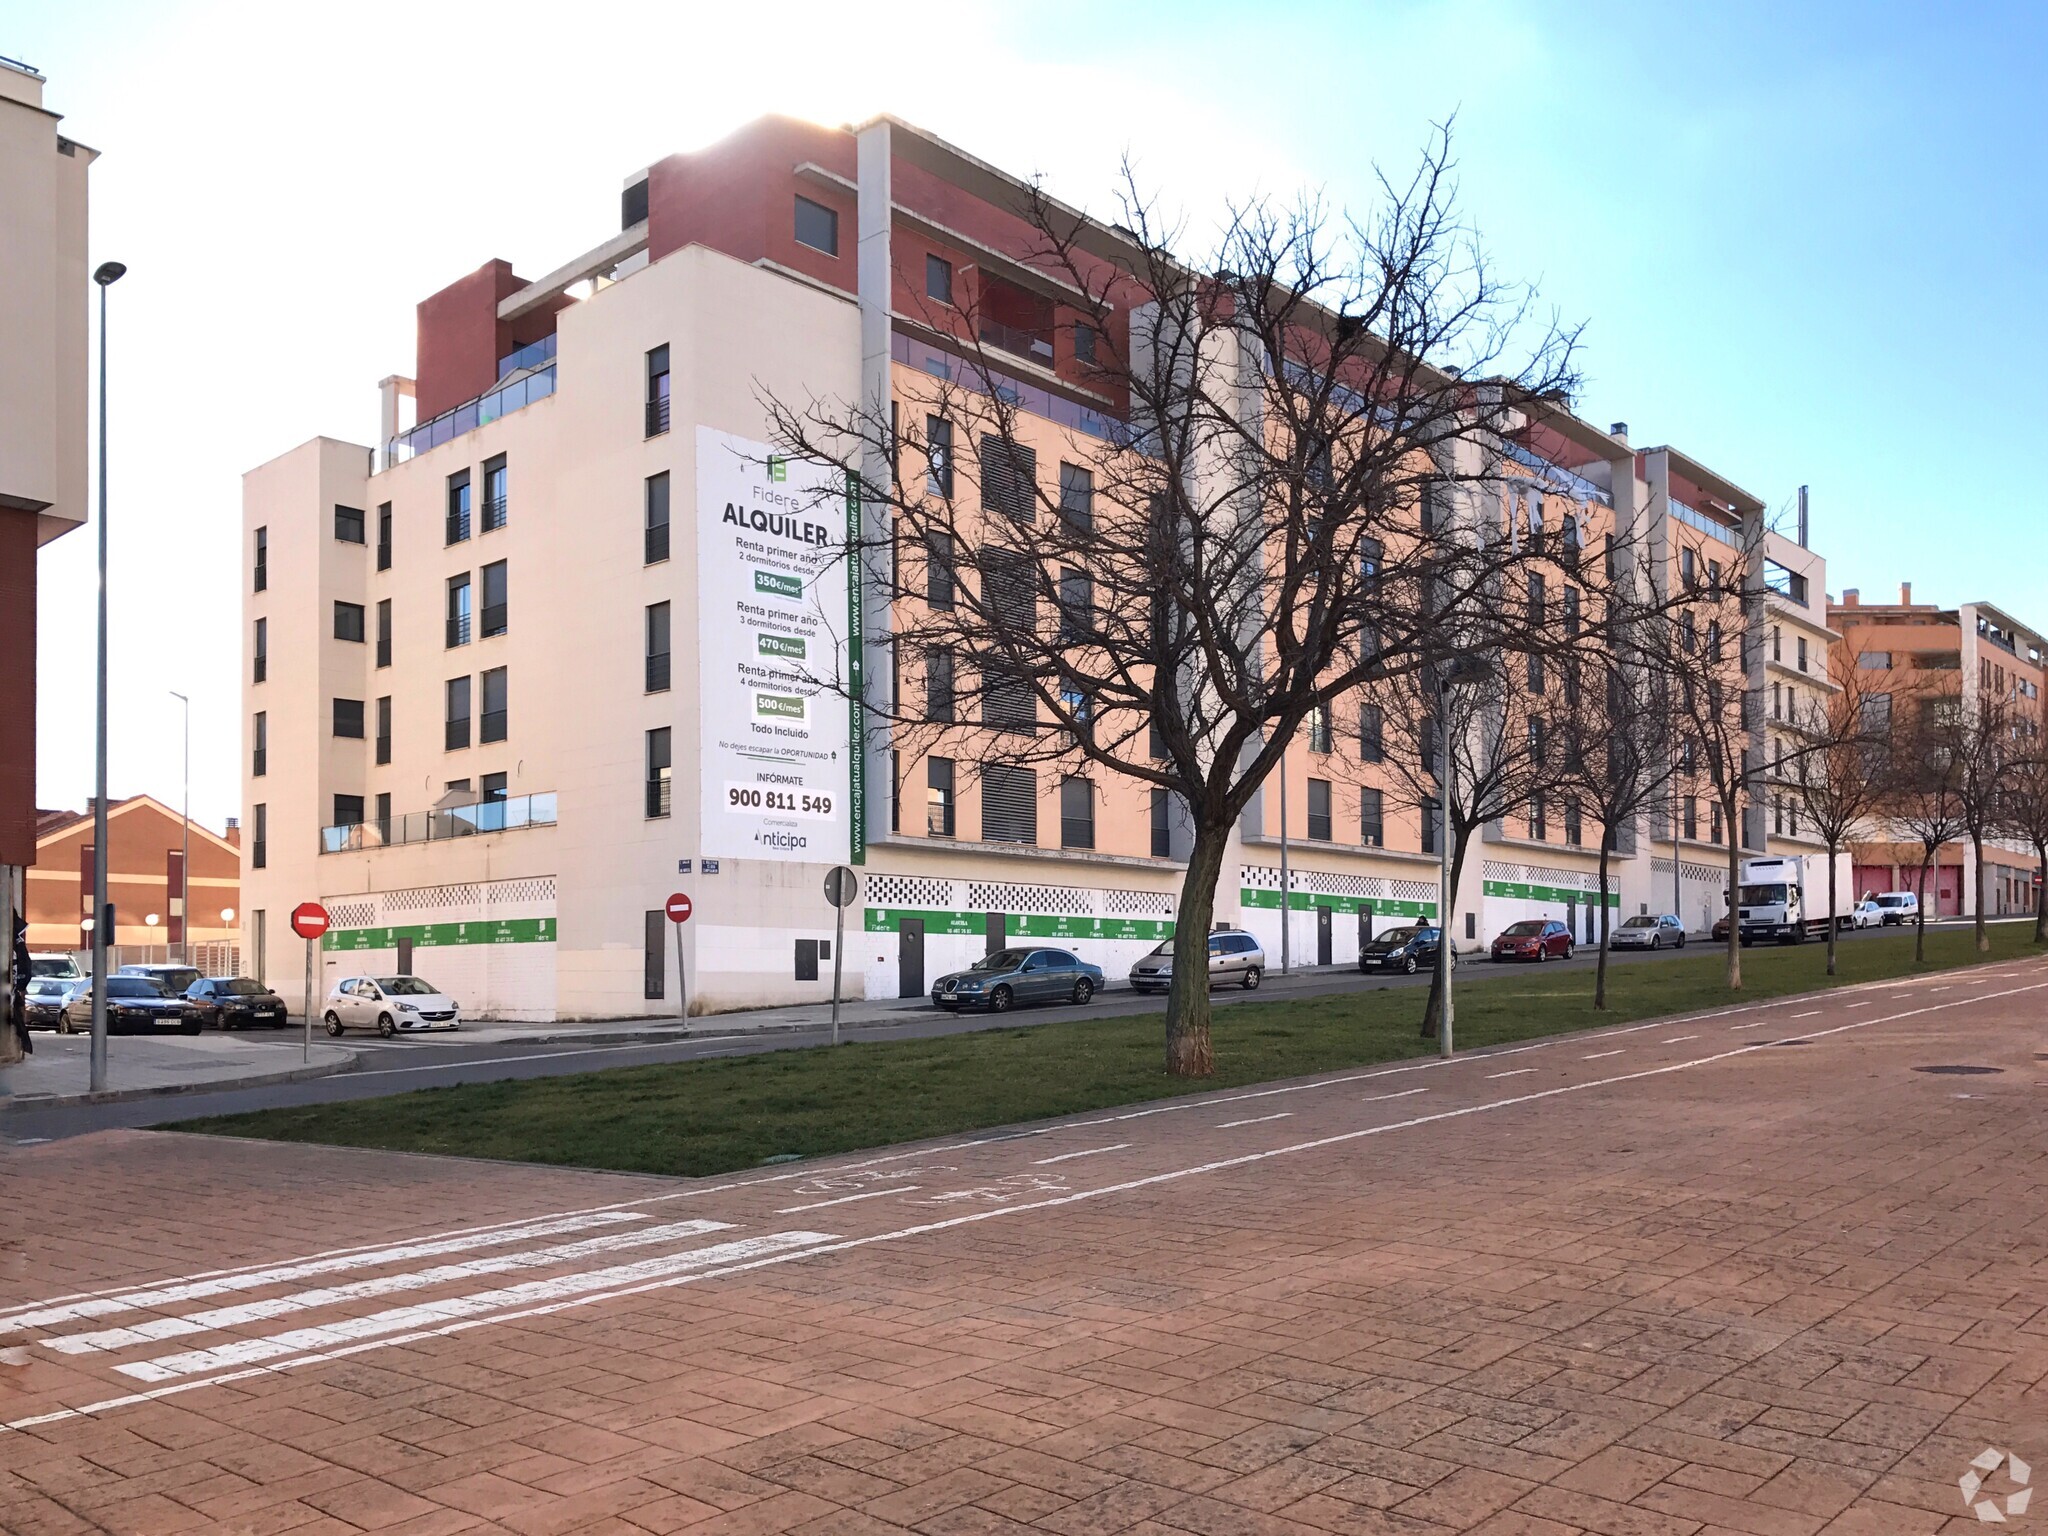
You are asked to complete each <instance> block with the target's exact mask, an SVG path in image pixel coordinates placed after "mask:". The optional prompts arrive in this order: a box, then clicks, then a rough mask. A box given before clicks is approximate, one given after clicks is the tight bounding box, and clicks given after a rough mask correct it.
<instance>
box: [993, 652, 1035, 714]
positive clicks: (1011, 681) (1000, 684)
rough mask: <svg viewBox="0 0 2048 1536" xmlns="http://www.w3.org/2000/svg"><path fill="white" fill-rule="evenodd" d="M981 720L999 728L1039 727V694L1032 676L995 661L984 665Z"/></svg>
mask: <svg viewBox="0 0 2048 1536" xmlns="http://www.w3.org/2000/svg"><path fill="white" fill-rule="evenodd" d="M981 723H982V724H983V725H986V726H992V727H994V728H995V729H996V730H999V731H1035V730H1037V729H1038V696H1037V694H1035V693H1034V692H1033V691H1032V688H1031V679H1030V678H1029V677H1027V676H1025V675H1024V674H1023V673H1021V672H1016V671H1012V670H1011V669H1010V668H1008V667H1004V666H1001V665H999V664H996V663H992V662H983V663H982V668H981Z"/></svg>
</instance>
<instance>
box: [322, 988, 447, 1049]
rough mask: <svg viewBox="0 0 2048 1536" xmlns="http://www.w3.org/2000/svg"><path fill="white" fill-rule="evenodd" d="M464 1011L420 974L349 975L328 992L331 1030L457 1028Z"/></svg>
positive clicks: (393, 1031) (387, 1031)
mask: <svg viewBox="0 0 2048 1536" xmlns="http://www.w3.org/2000/svg"><path fill="white" fill-rule="evenodd" d="M461 1015H462V1010H461V1009H459V1008H457V1007H456V1006H455V1000H454V999H453V998H452V997H447V996H444V995H443V994H441V993H439V992H436V991H435V990H434V989H433V988H432V987H431V986H429V985H428V984H427V983H426V982H424V981H422V980H420V979H419V977H417V976H348V977H344V978H343V979H342V980H340V981H337V982H336V983H335V984H334V990H333V991H332V992H329V993H328V994H327V1008H326V1013H325V1015H324V1021H325V1023H326V1025H327V1033H329V1034H330V1035H338V1034H340V1033H341V1032H342V1031H343V1030H345V1029H374V1030H376V1031H377V1033H378V1034H380V1035H382V1036H383V1037H384V1038H385V1039H386V1040H389V1039H390V1038H391V1037H392V1036H393V1035H396V1034H400V1033H405V1034H411V1033H413V1032H415V1031H418V1030H425V1029H455V1028H457V1027H459V1026H460V1025H461V1023H462V1017H461Z"/></svg>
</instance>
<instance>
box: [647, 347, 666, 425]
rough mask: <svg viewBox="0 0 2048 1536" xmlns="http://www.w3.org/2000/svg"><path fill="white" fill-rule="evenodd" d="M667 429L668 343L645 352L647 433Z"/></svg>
mask: <svg viewBox="0 0 2048 1536" xmlns="http://www.w3.org/2000/svg"><path fill="white" fill-rule="evenodd" d="M667 430H668V343H667V342H663V343H662V344H661V345H660V346H658V347H656V348H655V349H654V350H653V351H651V352H649V353H648V354H647V435H648V436H649V437H659V436H661V434H662V433H664V432H666V431H667Z"/></svg>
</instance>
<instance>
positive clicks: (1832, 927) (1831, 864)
mask: <svg viewBox="0 0 2048 1536" xmlns="http://www.w3.org/2000/svg"><path fill="white" fill-rule="evenodd" d="M1841 932H1842V925H1841V924H1840V923H1839V922H1837V921H1836V920H1835V845H1834V844H1833V843H1829V844H1828V974H1829V975H1830V976H1832V975H1834V974H1835V940H1836V938H1837V937H1839V936H1840V934H1841Z"/></svg>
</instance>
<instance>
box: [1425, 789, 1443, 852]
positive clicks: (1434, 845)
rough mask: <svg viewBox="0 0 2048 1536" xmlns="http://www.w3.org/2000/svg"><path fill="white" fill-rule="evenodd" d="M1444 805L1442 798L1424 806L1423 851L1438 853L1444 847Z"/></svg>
mask: <svg viewBox="0 0 2048 1536" xmlns="http://www.w3.org/2000/svg"><path fill="white" fill-rule="evenodd" d="M1443 830H1444V807H1443V802H1442V801H1440V800H1432V801H1430V802H1429V803H1428V804H1427V805H1425V806H1423V808H1422V851H1423V852H1424V853H1438V852H1441V851H1442V847H1443Z"/></svg>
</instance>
